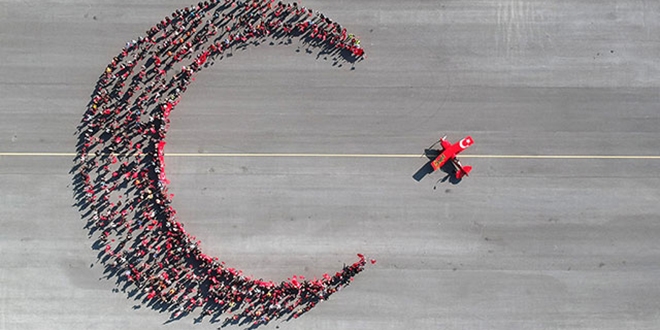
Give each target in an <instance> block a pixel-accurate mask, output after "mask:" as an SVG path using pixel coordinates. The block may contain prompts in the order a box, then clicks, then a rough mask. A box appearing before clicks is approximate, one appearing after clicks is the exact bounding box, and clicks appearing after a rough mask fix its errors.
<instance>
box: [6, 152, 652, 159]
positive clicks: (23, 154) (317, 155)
mask: <svg viewBox="0 0 660 330" xmlns="http://www.w3.org/2000/svg"><path fill="white" fill-rule="evenodd" d="M76 155H77V153H73V152H0V157H75V156H76ZM88 156H89V157H94V154H89V155H88ZM165 156H166V157H188V158H194V157H210V158H212V157H218V158H232V157H235V158H249V157H254V158H258V157H273V158H276V157H277V158H422V157H423V155H420V154H415V155H412V154H331V153H328V154H321V153H166V154H165ZM459 157H460V158H489V159H620V160H621V159H640V160H641V159H644V160H660V155H460V156H459Z"/></svg>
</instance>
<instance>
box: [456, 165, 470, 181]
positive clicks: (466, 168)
mask: <svg viewBox="0 0 660 330" xmlns="http://www.w3.org/2000/svg"><path fill="white" fill-rule="evenodd" d="M470 171H472V166H469V165H468V166H463V167H462V168H461V170H459V171H457V172H456V179H462V178H463V176H468V174H469V173H470Z"/></svg>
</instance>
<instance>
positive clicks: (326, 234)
mask: <svg viewBox="0 0 660 330" xmlns="http://www.w3.org/2000/svg"><path fill="white" fill-rule="evenodd" d="M188 4H189V3H187V2H182V1H174V0H167V1H156V0H149V1H141V2H140V4H137V3H131V2H127V1H57V2H48V3H43V2H41V1H36V0H35V1H11V0H10V1H8V0H4V1H0V45H2V46H1V47H0V59H1V61H0V86H1V87H0V118H2V120H0V152H2V153H7V152H37V153H41V152H65V153H71V152H73V151H74V144H75V127H76V125H77V124H78V122H79V120H80V118H81V117H82V114H83V113H84V109H85V104H86V103H87V102H88V101H89V95H90V93H91V92H92V91H93V88H94V84H95V82H96V79H97V77H98V76H99V74H100V73H101V72H102V70H103V68H104V67H105V65H106V64H107V63H108V62H109V61H110V60H111V59H112V57H113V56H114V55H116V54H117V53H118V52H119V50H120V49H121V47H123V45H124V43H125V42H126V41H127V40H130V39H133V38H136V37H137V36H140V35H142V34H143V33H144V31H145V30H146V29H148V28H149V27H150V26H151V25H153V24H155V23H156V22H157V21H159V20H160V19H162V18H163V17H164V16H166V15H168V14H169V13H171V12H172V11H173V10H175V9H177V8H181V7H184V6H186V5H188ZM304 5H307V6H309V7H311V8H314V9H316V10H319V11H321V12H324V13H326V14H327V15H328V16H330V17H332V18H333V19H335V20H336V21H338V22H340V23H341V24H342V25H344V26H346V27H348V29H349V30H350V31H352V32H354V33H355V34H357V35H358V36H360V37H361V40H362V45H363V47H364V48H365V49H366V51H367V59H366V60H365V61H362V62H359V63H356V64H355V65H354V69H351V67H352V65H351V64H350V63H343V65H342V66H341V67H339V65H333V62H332V61H331V60H329V59H324V57H323V56H322V55H321V56H320V57H317V53H318V51H317V50H314V49H312V50H311V53H307V47H306V45H304V44H302V43H299V42H298V41H297V40H294V42H293V43H292V44H291V45H267V44H265V45H262V46H259V47H249V48H247V49H246V50H244V51H235V52H234V56H232V57H230V58H227V59H223V60H221V61H218V62H217V63H216V64H215V65H214V67H213V68H212V69H207V70H205V71H203V72H201V73H200V74H199V75H198V76H197V78H196V82H195V83H193V84H192V85H191V88H190V89H189V90H188V92H187V94H186V96H184V98H183V100H182V102H181V103H180V104H179V106H178V107H177V108H176V110H175V112H174V113H173V116H172V129H171V130H170V133H169V136H168V138H167V141H168V146H167V149H166V151H167V152H169V153H320V154H336V153H369V154H416V153H419V154H421V153H422V152H423V149H424V148H425V147H427V146H428V145H430V144H431V143H432V142H434V141H435V140H437V139H438V138H439V137H440V136H441V135H444V134H448V136H449V139H450V140H458V139H459V138H461V137H463V136H464V135H467V134H470V135H472V136H473V138H474V139H475V141H476V144H475V145H474V146H473V147H472V148H470V149H469V150H468V151H466V152H465V154H466V158H463V159H462V160H463V163H465V164H470V165H473V166H474V170H473V172H472V174H471V175H470V177H469V178H467V179H464V180H463V181H462V182H460V183H458V184H453V183H450V182H439V183H437V181H438V180H439V179H441V178H442V174H441V173H436V174H433V175H431V176H427V177H425V178H424V179H423V180H422V181H421V182H417V181H415V180H414V179H413V178H412V176H413V175H414V174H415V173H416V172H417V171H418V170H419V169H420V168H421V167H422V166H424V164H425V163H426V161H427V159H425V158H362V157H356V158H334V157H321V158H301V157H281V158H245V157H185V158H184V157H167V165H168V167H167V168H168V177H169V179H170V180H171V181H172V184H171V190H172V192H173V193H174V194H175V195H176V197H175V198H174V206H175V208H176V209H177V211H178V214H179V216H180V218H181V219H182V221H183V222H184V223H185V224H186V228H187V230H188V231H189V232H192V233H195V234H196V236H197V237H198V238H199V239H201V240H202V242H203V247H204V250H205V251H207V252H208V253H209V254H211V255H215V256H219V257H220V259H221V260H224V261H226V263H227V264H228V265H232V266H234V267H237V268H240V269H243V270H244V271H245V272H246V273H249V274H253V275H255V276H257V277H263V278H266V279H273V280H283V279H286V278H287V277H288V276H291V275H293V274H302V275H305V276H320V275H321V274H323V273H325V272H329V271H335V270H338V269H340V268H341V267H342V265H343V263H349V262H353V261H354V260H355V253H357V252H362V253H365V254H367V255H368V257H371V258H375V259H377V260H378V263H377V264H376V265H373V266H371V267H369V268H368V269H367V270H366V271H365V272H363V273H362V274H360V275H359V276H358V277H357V278H356V279H355V282H354V283H353V284H352V285H350V286H349V287H347V288H346V289H344V290H343V291H342V292H340V293H338V294H336V295H333V296H332V297H331V299H330V300H329V301H327V302H324V303H322V304H320V305H319V306H318V307H317V308H314V309H313V310H312V311H311V312H310V313H307V314H305V315H304V316H303V317H302V318H300V319H298V320H294V321H291V322H281V321H277V322H275V323H271V324H269V325H268V326H266V327H263V328H264V329H270V328H277V327H279V328H281V329H613V330H614V329H616V330H620V329H657V328H658V326H659V325H660V312H659V311H660V299H659V298H658V297H660V286H658V279H660V243H658V239H657V238H658V237H660V222H659V221H658V215H660V189H659V188H658V187H660V175H659V174H658V173H660V160H658V159H617V160H613V159H594V158H584V159H502V158H468V157H467V156H469V155H586V156H588V155H632V156H645V155H658V149H659V147H660V144H659V143H658V141H660V129H659V128H658V127H660V112H659V111H658V108H659V107H658V106H659V105H660V93H659V92H658V91H659V90H658V88H659V87H660V61H658V58H657V57H658V55H660V37H659V36H660V3H657V2H652V1H641V0H640V1H442V2H438V1H421V0H415V1H392V0H379V1H375V0H360V1H333V2H322V1H306V2H304ZM71 159H72V157H67V156H63V157H62V156H60V157H55V156H8V155H0V228H1V229H0V329H156V328H169V329H187V328H190V329H213V328H216V327H217V326H218V324H210V323H208V322H206V321H204V322H202V323H200V324H193V317H188V318H185V319H183V320H181V321H177V322H173V323H169V324H166V325H163V324H164V323H165V322H166V321H167V315H165V314H158V313H157V312H155V311H153V310H151V309H149V308H148V307H146V306H142V305H141V304H140V303H139V302H138V301H133V300H131V299H127V297H126V294H124V293H115V292H113V288H114V285H113V283H111V282H110V281H107V280H103V279H99V278H100V277H101V271H102V270H101V267H100V266H99V265H98V264H96V254H95V252H94V251H92V250H91V248H90V244H91V240H89V239H88V238H87V237H86V234H85V230H83V229H82V226H83V225H84V224H83V222H82V221H81V220H80V214H79V213H78V211H77V210H76V209H75V208H74V207H72V206H71V205H72V203H73V197H72V191H71V188H70V185H71V175H69V174H68V171H69V170H70V169H71V166H72V161H71ZM434 187H435V188H434Z"/></svg>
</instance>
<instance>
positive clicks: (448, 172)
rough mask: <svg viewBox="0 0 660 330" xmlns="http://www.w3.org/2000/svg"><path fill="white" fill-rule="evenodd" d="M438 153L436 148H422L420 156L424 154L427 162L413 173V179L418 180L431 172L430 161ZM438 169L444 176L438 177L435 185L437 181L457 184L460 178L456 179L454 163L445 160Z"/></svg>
mask: <svg viewBox="0 0 660 330" xmlns="http://www.w3.org/2000/svg"><path fill="white" fill-rule="evenodd" d="M438 155H440V150H438V149H424V154H422V156H426V158H428V160H429V161H428V162H426V164H424V166H422V167H421V168H420V169H419V170H417V172H416V173H415V174H413V176H412V177H413V179H415V181H417V182H420V181H422V179H424V177H426V176H427V175H429V174H431V173H433V166H431V162H432V161H433V160H434V159H435V158H436V157H438ZM440 171H442V172H443V173H444V174H445V176H444V177H443V178H441V179H439V180H438V181H437V182H436V185H437V184H438V183H444V182H449V183H451V184H458V183H460V182H461V180H462V179H457V178H456V176H455V174H456V168H454V165H453V164H452V163H451V162H446V163H445V164H444V165H443V166H442V167H441V168H440ZM435 188H436V186H433V189H435Z"/></svg>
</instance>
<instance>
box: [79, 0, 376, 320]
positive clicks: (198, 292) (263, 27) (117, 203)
mask: <svg viewBox="0 0 660 330" xmlns="http://www.w3.org/2000/svg"><path fill="white" fill-rule="evenodd" d="M266 38H271V39H278V38H300V39H301V40H302V41H304V42H306V43H308V44H309V45H311V46H314V47H319V48H321V49H323V50H324V51H327V52H328V53H335V54H337V55H339V56H344V57H345V58H346V59H347V60H349V61H355V60H359V59H361V58H363V57H364V51H363V50H362V48H361V47H360V41H359V40H358V39H357V38H356V37H355V36H353V35H351V34H348V33H347V32H346V29H344V28H343V27H341V26H340V25H339V24H337V23H336V22H334V21H332V20H331V19H330V18H328V17H327V16H325V15H323V14H321V13H318V12H314V11H312V10H311V9H308V8H305V7H303V6H301V5H300V4H297V3H295V2H294V3H292V4H284V3H282V2H281V1H280V2H275V1H274V0H252V1H236V0H209V1H204V2H199V3H198V4H197V5H192V6H189V7H187V8H185V9H182V10H177V11H175V12H174V13H172V15H171V16H168V17H165V19H163V20H162V21H161V22H159V23H158V24H156V25H155V26H153V27H152V28H150V29H149V30H148V31H147V32H146V36H144V37H140V38H138V39H137V40H131V41H129V42H128V43H127V44H126V46H125V47H124V48H123V49H122V51H121V53H120V54H118V55H117V56H116V57H114V58H113V60H112V62H111V63H110V64H108V66H107V67H106V69H105V70H104V72H103V74H102V75H101V77H100V78H99V81H98V83H97V86H96V89H95V91H94V92H93V95H92V98H91V101H90V103H89V105H88V108H87V110H86V113H85V115H84V118H83V120H82V121H81V124H80V126H79V127H78V132H79V140H78V145H77V151H78V153H77V157H76V160H75V162H76V163H75V166H74V173H75V176H74V183H75V192H76V197H77V201H78V205H79V207H80V210H81V213H82V215H83V219H85V220H86V221H87V222H86V228H87V229H88V230H89V233H90V237H95V238H96V241H95V243H94V247H95V248H98V249H99V250H100V253H99V259H100V262H101V263H102V264H103V265H104V266H105V273H106V274H107V277H108V278H112V279H115V280H116V282H117V285H118V286H119V287H121V288H122V289H123V290H126V291H129V295H130V296H133V297H135V299H139V300H142V301H144V303H145V304H148V305H149V306H152V307H153V308H156V309H161V310H163V311H168V312H169V313H170V316H171V318H172V319H173V320H175V319H178V318H181V317H183V316H185V315H189V314H191V313H193V312H199V317H200V318H203V317H205V316H209V317H210V318H211V321H213V322H215V321H220V320H221V317H222V316H225V319H224V322H225V323H227V324H250V325H251V326H258V325H260V324H265V323H268V322H269V321H271V320H273V319H277V318H282V317H288V318H295V317H298V316H299V315H301V314H303V313H305V312H307V311H309V310H310V309H311V308H313V307H314V306H315V305H316V304H318V303H319V302H321V301H323V300H326V299H327V298H328V297H329V296H330V295H332V294H333V293H335V292H336V291H338V290H340V289H341V288H342V287H344V286H346V285H348V284H349V283H350V282H351V281H352V279H353V276H355V275H356V274H358V273H359V272H361V271H362V270H363V269H364V267H365V265H366V264H367V260H366V259H365V257H364V256H363V255H361V254H358V260H357V261H356V262H355V263H353V264H350V265H346V266H344V268H343V269H342V270H340V271H338V272H336V273H335V274H323V276H321V278H320V279H313V280H306V279H304V278H303V277H302V276H293V277H291V278H289V279H287V280H286V281H282V282H280V283H274V282H272V281H265V280H263V279H255V278H252V277H250V276H246V275H245V274H243V273H242V272H241V271H240V270H237V269H234V268H230V267H227V266H226V265H225V264H224V263H223V262H220V261H219V260H218V259H217V258H213V257H210V256H208V255H206V254H204V253H203V252H202V250H201V249H200V242H199V241H198V240H197V239H196V238H195V237H194V236H192V235H190V234H188V233H187V232H186V230H185V229H184V227H183V225H182V224H181V223H180V222H179V220H178V218H177V215H176V211H175V210H174V208H173V207H172V197H173V196H172V195H171V194H170V193H169V192H168V184H169V181H168V179H167V176H166V174H165V162H164V147H165V141H164V139H165V135H166V133H167V131H168V129H169V125H170V119H169V117H170V113H171V111H172V110H173V109H174V108H175V107H176V105H177V103H178V102H179V99H180V97H181V95H182V94H183V92H184V91H185V90H186V88H187V87H188V85H189V84H190V82H191V81H192V80H193V76H194V75H195V74H196V73H197V72H198V71H200V70H202V69H203V68H205V67H206V66H208V65H209V64H210V63H211V62H213V61H216V60H219V59H221V58H222V54H224V53H225V52H228V51H232V48H234V47H240V46H241V45H248V44H250V43H251V42H257V41H259V40H263V39H266ZM178 68H180V69H178ZM371 262H372V263H374V262H375V260H371Z"/></svg>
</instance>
